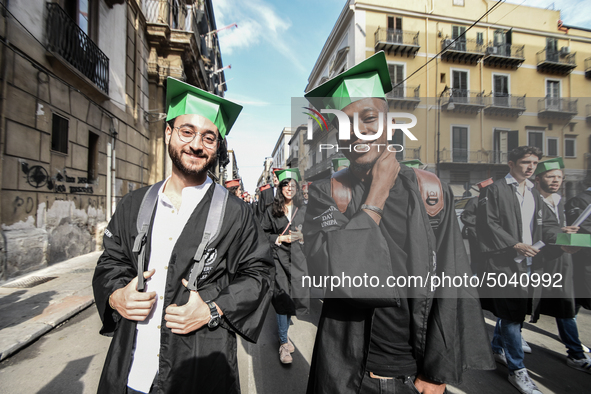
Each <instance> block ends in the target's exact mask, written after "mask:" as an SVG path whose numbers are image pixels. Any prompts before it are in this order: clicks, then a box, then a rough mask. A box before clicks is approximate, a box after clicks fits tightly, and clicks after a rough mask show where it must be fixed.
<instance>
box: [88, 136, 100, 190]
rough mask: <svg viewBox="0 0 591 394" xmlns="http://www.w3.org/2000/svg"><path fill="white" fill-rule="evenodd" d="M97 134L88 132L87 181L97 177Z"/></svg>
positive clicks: (90, 181) (89, 181) (91, 181)
mask: <svg viewBox="0 0 591 394" xmlns="http://www.w3.org/2000/svg"><path fill="white" fill-rule="evenodd" d="M98 147H99V136H98V135H97V134H95V133H93V132H92V131H89V132H88V178H87V179H88V183H93V182H94V181H95V180H97V179H98V158H99V150H98Z"/></svg>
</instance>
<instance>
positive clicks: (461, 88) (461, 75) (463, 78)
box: [451, 70, 468, 102]
mask: <svg viewBox="0 0 591 394" xmlns="http://www.w3.org/2000/svg"><path fill="white" fill-rule="evenodd" d="M451 87H452V88H453V90H452V96H453V97H454V101H460V102H461V101H467V100H457V99H456V97H466V98H467V97H468V71H458V70H453V71H452V73H451Z"/></svg>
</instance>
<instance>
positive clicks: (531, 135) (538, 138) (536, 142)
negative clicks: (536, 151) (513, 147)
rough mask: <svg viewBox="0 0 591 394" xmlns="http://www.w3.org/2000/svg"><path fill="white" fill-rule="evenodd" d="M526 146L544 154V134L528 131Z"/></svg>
mask: <svg viewBox="0 0 591 394" xmlns="http://www.w3.org/2000/svg"><path fill="white" fill-rule="evenodd" d="M527 145H528V146H536V147H538V148H540V150H541V151H542V152H544V132H543V131H528V133H527Z"/></svg>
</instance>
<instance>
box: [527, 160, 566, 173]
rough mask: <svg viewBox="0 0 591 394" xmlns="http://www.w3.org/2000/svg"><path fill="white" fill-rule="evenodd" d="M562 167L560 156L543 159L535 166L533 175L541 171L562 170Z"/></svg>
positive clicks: (562, 162)
mask: <svg viewBox="0 0 591 394" xmlns="http://www.w3.org/2000/svg"><path fill="white" fill-rule="evenodd" d="M563 168H564V161H563V160H562V157H556V158H554V159H550V160H545V161H542V162H540V163H538V166H537V167H536V171H535V172H534V176H536V175H538V174H541V173H543V172H546V171H551V170H562V169H563Z"/></svg>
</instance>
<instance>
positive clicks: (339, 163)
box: [332, 157, 351, 172]
mask: <svg viewBox="0 0 591 394" xmlns="http://www.w3.org/2000/svg"><path fill="white" fill-rule="evenodd" d="M350 165H351V162H350V161H349V159H347V158H345V157H339V158H336V159H332V168H333V169H334V171H335V172H337V171H338V170H339V168H341V167H349V166H350Z"/></svg>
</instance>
